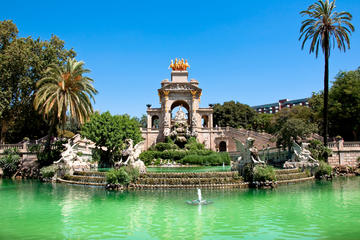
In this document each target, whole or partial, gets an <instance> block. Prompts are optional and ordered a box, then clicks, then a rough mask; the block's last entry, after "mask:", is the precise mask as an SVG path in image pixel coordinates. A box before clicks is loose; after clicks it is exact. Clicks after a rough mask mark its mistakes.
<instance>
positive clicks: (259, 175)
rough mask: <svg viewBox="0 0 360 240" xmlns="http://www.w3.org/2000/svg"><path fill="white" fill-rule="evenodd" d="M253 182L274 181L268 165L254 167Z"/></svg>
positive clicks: (273, 173) (272, 169)
mask: <svg viewBox="0 0 360 240" xmlns="http://www.w3.org/2000/svg"><path fill="white" fill-rule="evenodd" d="M253 181H259V182H265V181H276V175H275V171H274V168H273V167H272V166H269V165H265V166H262V165H257V166H255V167H254V175H253Z"/></svg>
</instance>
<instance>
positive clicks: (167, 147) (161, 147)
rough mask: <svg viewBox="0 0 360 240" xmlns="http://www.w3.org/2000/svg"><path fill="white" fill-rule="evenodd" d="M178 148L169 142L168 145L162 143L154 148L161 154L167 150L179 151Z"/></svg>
mask: <svg viewBox="0 0 360 240" xmlns="http://www.w3.org/2000/svg"><path fill="white" fill-rule="evenodd" d="M178 148H179V147H178V146H177V145H176V144H175V143H173V142H168V143H164V142H160V143H157V144H156V145H155V146H154V150H156V151H160V152H162V151H165V150H171V149H178Z"/></svg>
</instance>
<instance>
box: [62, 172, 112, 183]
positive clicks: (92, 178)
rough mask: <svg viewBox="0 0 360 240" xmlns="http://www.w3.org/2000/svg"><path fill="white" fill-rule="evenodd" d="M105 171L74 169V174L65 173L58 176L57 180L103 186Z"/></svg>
mask: <svg viewBox="0 0 360 240" xmlns="http://www.w3.org/2000/svg"><path fill="white" fill-rule="evenodd" d="M105 174H106V173H105V172H81V171H75V172H74V175H65V176H64V177H63V178H58V179H57V181H58V182H63V183H70V184H80V185H91V186H105V185H106V177H105Z"/></svg>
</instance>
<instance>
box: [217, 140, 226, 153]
mask: <svg viewBox="0 0 360 240" xmlns="http://www.w3.org/2000/svg"><path fill="white" fill-rule="evenodd" d="M226 151H227V145H226V142H225V141H221V142H220V143H219V152H226Z"/></svg>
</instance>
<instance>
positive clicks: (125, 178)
mask: <svg viewBox="0 0 360 240" xmlns="http://www.w3.org/2000/svg"><path fill="white" fill-rule="evenodd" d="M138 177H139V170H138V169H136V168H133V167H130V166H127V167H122V168H119V169H114V168H112V169H110V170H109V172H107V173H106V182H107V183H113V184H121V185H126V186H127V185H129V183H134V182H135V181H136V180H137V179H138Z"/></svg>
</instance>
